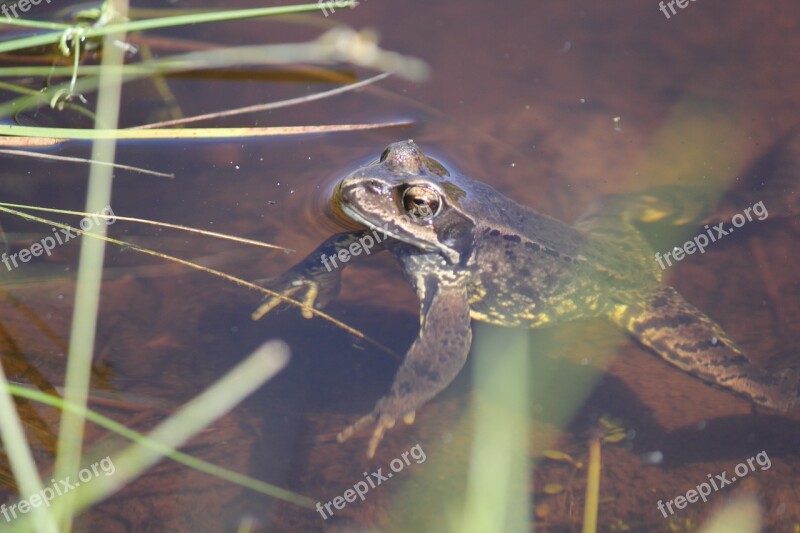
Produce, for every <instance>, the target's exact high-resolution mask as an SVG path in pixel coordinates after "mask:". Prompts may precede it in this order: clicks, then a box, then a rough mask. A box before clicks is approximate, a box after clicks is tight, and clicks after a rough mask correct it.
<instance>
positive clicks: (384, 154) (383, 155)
mask: <svg viewBox="0 0 800 533" xmlns="http://www.w3.org/2000/svg"><path fill="white" fill-rule="evenodd" d="M373 153H374V152H373ZM387 157H389V148H387V149H386V150H384V151H383V152H381V158H380V159H379V160H378V162H379V163H383V162H384V161H386V158H387Z"/></svg>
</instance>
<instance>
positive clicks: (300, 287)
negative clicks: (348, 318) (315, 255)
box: [253, 263, 340, 320]
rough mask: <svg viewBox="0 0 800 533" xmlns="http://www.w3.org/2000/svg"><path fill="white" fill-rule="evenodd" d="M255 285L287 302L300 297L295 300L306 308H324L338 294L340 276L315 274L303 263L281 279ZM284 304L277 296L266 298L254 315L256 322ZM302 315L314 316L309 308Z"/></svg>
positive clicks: (284, 274) (266, 280)
mask: <svg viewBox="0 0 800 533" xmlns="http://www.w3.org/2000/svg"><path fill="white" fill-rule="evenodd" d="M256 283H257V284H258V285H261V286H262V287H264V288H266V289H269V290H271V291H273V292H276V293H278V294H280V295H282V296H285V297H287V298H290V297H293V296H295V295H297V296H296V297H295V299H297V300H299V301H300V302H301V303H303V304H304V305H305V306H307V307H311V308H322V307H324V306H325V304H327V303H328V302H329V301H330V300H331V299H332V298H334V297H335V296H336V295H337V294H338V293H339V286H340V275H339V274H338V272H337V273H336V274H334V275H326V274H323V273H315V272H313V271H311V270H310V269H308V268H306V267H304V266H303V263H300V264H298V265H295V266H294V267H292V268H291V269H289V270H288V271H286V272H285V273H283V274H281V275H280V276H277V277H274V278H268V279H264V280H258V281H257V282H256ZM282 301H283V300H282V299H281V298H278V297H277V296H269V297H267V298H266V299H265V300H264V302H263V303H262V304H261V305H260V306H259V307H258V309H256V310H255V311H254V312H253V320H258V319H259V318H261V317H262V316H264V315H266V314H267V313H269V312H270V311H272V310H273V309H274V308H275V307H277V306H278V305H279V304H280V303H281V302H282ZM302 313H303V317H304V318H311V317H312V316H313V314H312V313H311V311H309V310H308V308H303V309H302Z"/></svg>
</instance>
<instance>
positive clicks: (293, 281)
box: [253, 230, 386, 320]
mask: <svg viewBox="0 0 800 533" xmlns="http://www.w3.org/2000/svg"><path fill="white" fill-rule="evenodd" d="M385 238H386V236H385V235H381V234H380V233H379V232H377V231H369V230H363V231H351V232H348V233H338V234H336V235H333V236H332V237H330V238H328V239H327V240H326V241H325V242H323V243H322V244H321V245H319V246H318V247H317V248H316V249H315V250H314V251H313V252H311V253H310V254H308V255H307V256H306V257H305V259H303V260H302V261H300V262H299V263H297V264H296V265H294V266H293V267H292V268H290V269H289V270H287V271H286V272H284V273H283V274H281V275H280V276H277V277H274V278H268V279H264V280H258V281H256V283H258V284H259V285H261V286H263V287H266V288H267V289H270V290H272V291H274V292H277V293H278V294H281V295H283V296H286V297H289V296H292V295H293V294H295V293H298V292H299V293H300V295H301V300H300V301H302V302H303V304H305V305H307V306H308V307H314V306H315V305H316V307H324V306H325V304H327V303H328V302H329V301H330V300H331V299H333V298H334V297H336V295H337V294H338V293H339V287H340V285H341V277H342V270H344V268H345V267H347V266H348V265H350V263H351V262H352V261H354V260H358V259H361V258H362V257H366V256H368V255H370V254H372V253H375V252H379V251H381V250H383V249H384V248H385V247H384V244H383V241H384V239H385ZM281 301H282V300H281V299H280V298H278V297H275V296H270V297H268V298H267V299H266V300H264V303H262V304H261V306H260V307H259V308H258V309H256V311H255V312H253V319H254V320H258V319H259V318H261V317H262V316H264V315H265V314H267V313H268V312H269V311H271V310H272V309H273V308H274V307H276V306H277V305H278V304H280V303H281ZM303 316H304V317H305V318H311V316H312V314H311V312H309V311H308V310H307V309H303Z"/></svg>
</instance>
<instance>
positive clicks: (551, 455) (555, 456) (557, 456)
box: [542, 450, 575, 464]
mask: <svg viewBox="0 0 800 533" xmlns="http://www.w3.org/2000/svg"><path fill="white" fill-rule="evenodd" d="M542 455H544V456H545V457H547V458H548V459H551V460H553V461H562V462H564V463H571V464H575V459H573V458H572V457H570V456H569V455H567V454H566V453H564V452H559V451H558V450H544V451H543V452H542Z"/></svg>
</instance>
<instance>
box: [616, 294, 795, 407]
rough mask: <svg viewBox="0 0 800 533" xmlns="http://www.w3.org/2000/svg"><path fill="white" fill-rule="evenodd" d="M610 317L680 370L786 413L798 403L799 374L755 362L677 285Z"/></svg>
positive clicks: (623, 306) (624, 306)
mask: <svg viewBox="0 0 800 533" xmlns="http://www.w3.org/2000/svg"><path fill="white" fill-rule="evenodd" d="M610 318H611V319H612V320H613V321H614V322H616V323H617V324H619V325H620V326H622V327H623V328H625V329H626V330H627V331H628V332H629V333H630V334H631V335H633V336H634V337H636V339H638V340H639V342H641V343H642V344H644V345H645V346H647V347H648V348H650V349H651V350H653V351H654V352H656V353H657V354H658V355H660V356H661V357H662V358H663V359H664V360H666V361H667V362H669V363H671V364H673V365H675V366H676V367H678V368H680V369H681V370H683V371H685V372H687V373H689V374H691V375H693V376H695V377H698V378H700V379H702V380H704V381H706V382H709V383H711V384H714V385H718V386H720V387H724V388H726V389H728V390H730V391H733V392H735V393H738V394H740V395H742V396H745V397H747V398H749V399H750V400H751V401H752V402H753V403H756V404H758V405H762V406H764V407H769V408H772V409H778V410H781V411H787V410H789V409H790V408H792V407H794V406H796V405H798V400H799V399H800V373H798V371H797V370H796V369H787V370H784V371H783V372H780V373H770V372H768V371H766V370H765V369H763V368H762V367H760V366H757V365H756V364H755V363H753V361H751V360H750V358H749V357H747V356H746V355H745V354H744V353H742V351H741V350H740V349H739V347H738V346H737V345H736V343H735V342H733V340H731V339H730V338H729V337H728V336H727V335H726V334H725V332H724V331H723V330H722V328H721V327H720V326H719V325H718V324H717V323H715V322H714V321H713V320H711V319H710V318H709V317H708V316H706V315H705V314H703V313H702V312H700V311H699V310H697V309H696V308H695V307H693V306H692V305H690V304H689V303H688V302H686V301H685V300H684V299H683V298H682V297H681V296H680V295H679V294H678V293H677V292H676V291H675V289H673V288H672V287H659V288H657V289H653V290H651V291H650V292H649V293H647V294H644V295H642V297H641V298H639V299H637V301H636V302H629V303H621V304H619V305H618V306H617V307H616V309H615V310H614V311H613V312H612V313H610Z"/></svg>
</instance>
